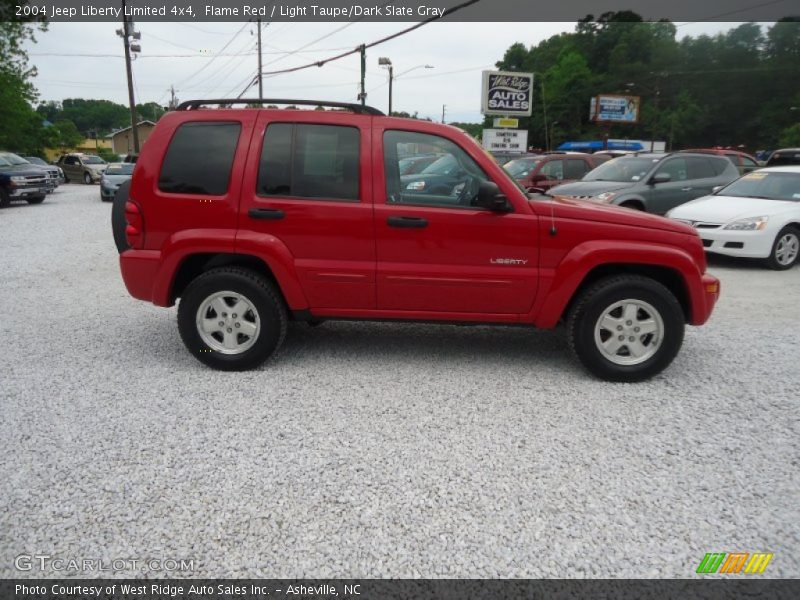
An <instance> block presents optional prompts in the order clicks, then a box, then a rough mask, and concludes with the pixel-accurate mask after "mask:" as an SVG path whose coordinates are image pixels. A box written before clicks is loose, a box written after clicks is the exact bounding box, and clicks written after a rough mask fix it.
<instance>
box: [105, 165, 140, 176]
mask: <svg viewBox="0 0 800 600" xmlns="http://www.w3.org/2000/svg"><path fill="white" fill-rule="evenodd" d="M134 166H136V165H134V164H133V163H123V164H121V165H111V166H110V167H108V168H107V169H106V175H131V174H132V173H133V167H134Z"/></svg>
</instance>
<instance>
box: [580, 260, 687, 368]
mask: <svg viewBox="0 0 800 600" xmlns="http://www.w3.org/2000/svg"><path fill="white" fill-rule="evenodd" d="M624 300H635V301H638V302H644V303H646V304H649V305H650V307H651V308H653V309H654V310H655V311H656V312H657V313H658V316H659V317H660V318H661V321H662V323H663V335H662V336H661V343H660V346H658V345H657V346H656V349H655V351H654V353H653V354H652V356H650V357H649V358H647V359H646V360H644V361H643V362H641V363H638V364H618V363H617V362H613V361H612V360H610V359H609V358H607V357H606V356H605V354H604V353H603V352H602V351H601V350H600V348H599V347H598V344H597V343H596V341H595V327H596V326H597V324H598V323H599V320H600V318H601V317H602V316H603V315H604V314H605V313H606V311H607V309H610V308H611V307H612V306H613V305H614V304H615V303H617V302H621V301H624ZM637 314H638V313H637ZM625 323H627V322H624V323H621V326H625ZM634 325H635V324H634ZM684 327H685V326H684V314H683V310H682V309H681V306H680V304H679V303H678V301H677V299H676V298H675V296H674V295H673V294H672V292H670V291H669V290H668V289H667V288H666V287H664V286H663V285H662V284H660V283H659V282H657V281H655V280H653V279H650V278H649V277H643V276H640V275H617V276H613V277H608V278H606V279H601V280H600V281H598V282H596V283H594V284H592V285H590V286H589V287H588V288H586V289H585V290H583V291H581V292H580V295H579V296H578V298H577V299H576V300H575V303H574V304H573V306H572V309H571V310H570V314H569V317H568V318H567V340H568V342H569V346H570V348H571V349H572V352H573V353H574V354H575V355H576V356H577V357H578V360H580V361H581V363H582V364H583V366H584V367H586V369H587V370H588V371H589V372H590V373H592V374H593V375H595V376H596V377H599V378H600V379H605V380H607V381H624V382H635V381H642V380H645V379H649V378H650V377H653V376H654V375H656V374H658V373H660V372H661V371H663V370H664V369H665V368H667V367H668V366H669V364H670V363H671V362H672V360H673V359H674V358H675V355H676V354H677V353H678V350H680V347H681V344H682V343H683V334H684ZM636 331H639V330H638V329H637V330H636ZM625 333H629V332H628V331H627V330H626V331H625V332H623V335H624V334H625ZM600 335H602V334H600ZM614 335H616V332H615V333H614ZM634 335H635V334H634ZM653 335H654V334H653ZM640 338H642V339H645V340H648V341H649V342H652V341H653V340H654V338H652V337H649V336H646V335H644V336H641V335H640ZM631 339H632V338H631ZM618 352H621V353H625V352H630V351H629V350H627V346H625V345H624V344H623V347H622V348H620V350H619V351H618ZM625 359H626V357H625V356H620V357H619V358H617V359H616V360H625Z"/></svg>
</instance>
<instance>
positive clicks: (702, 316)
mask: <svg viewBox="0 0 800 600" xmlns="http://www.w3.org/2000/svg"><path fill="white" fill-rule="evenodd" d="M700 283H701V285H702V286H703V289H702V296H701V297H702V300H703V306H698V305H695V307H694V308H695V310H694V312H695V314H693V315H692V325H702V324H703V323H705V322H706V321H708V319H709V317H711V313H712V312H713V311H714V306H715V305H716V304H717V300H719V293H720V283H719V279H717V278H716V277H714V276H713V275H709V274H708V273H705V274H703V276H702V277H701V279H700Z"/></svg>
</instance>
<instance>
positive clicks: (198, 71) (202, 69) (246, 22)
mask: <svg viewBox="0 0 800 600" xmlns="http://www.w3.org/2000/svg"><path fill="white" fill-rule="evenodd" d="M248 24H249V22H248V21H245V23H244V25H242V26H241V27H240V28H239V30H238V31H237V32H236V33H234V34H233V37H232V38H231V39H230V40H228V42H227V43H226V44H225V45H224V46H223V47H222V48H220V52H224V51H225V50H226V49H227V48H228V46H230V45H231V44H232V43H233V41H234V40H235V39H236V38H237V37H239V34H240V33H242V31H244V28H245V27H247V25H248ZM217 58H218V57H217V56H216V55H215V56H213V57H212V58H211V60H209V61H208V62H207V63H206V64H204V65H203V66H202V67H200V68H199V69H198V70H197V71H195V72H194V73H192V74H191V75H189V77H186V78H185V79H183V80H181V81H180V82H179V83H177V84H176V85H178V87H180V86H181V85H183V84H185V83H187V82H188V81H190V80H192V79H193V78H194V77H197V76H198V75H199V74H200V73H202V72H203V71H204V70H205V69H207V68H208V67H209V66H210V65H211V64H212V63H213V62H214V61H215V60H216V59H217Z"/></svg>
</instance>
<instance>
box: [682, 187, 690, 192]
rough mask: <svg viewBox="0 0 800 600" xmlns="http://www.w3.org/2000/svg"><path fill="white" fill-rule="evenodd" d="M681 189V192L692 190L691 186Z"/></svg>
mask: <svg viewBox="0 0 800 600" xmlns="http://www.w3.org/2000/svg"><path fill="white" fill-rule="evenodd" d="M681 191H682V192H691V191H692V188H690V187H687V188H681Z"/></svg>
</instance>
